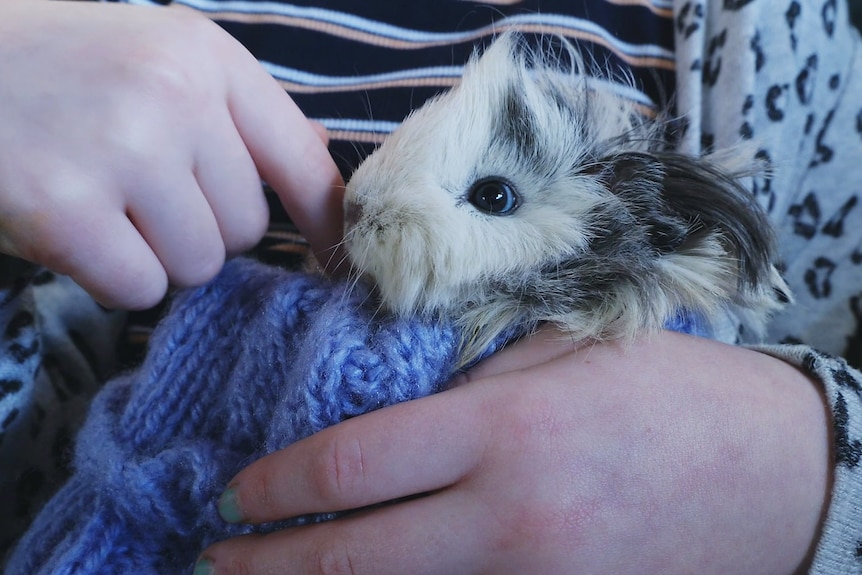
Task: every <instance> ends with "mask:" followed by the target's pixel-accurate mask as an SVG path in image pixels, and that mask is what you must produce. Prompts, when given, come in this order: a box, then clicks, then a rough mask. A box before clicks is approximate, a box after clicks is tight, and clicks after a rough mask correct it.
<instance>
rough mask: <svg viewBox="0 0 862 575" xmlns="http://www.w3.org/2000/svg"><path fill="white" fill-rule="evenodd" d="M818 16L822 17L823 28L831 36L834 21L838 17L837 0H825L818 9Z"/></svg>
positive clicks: (833, 30) (833, 29)
mask: <svg viewBox="0 0 862 575" xmlns="http://www.w3.org/2000/svg"><path fill="white" fill-rule="evenodd" d="M820 16H821V17H822V18H823V30H824V31H825V32H826V35H827V36H829V37H830V38H831V37H832V34H834V33H835V21H836V20H837V18H838V2H837V0H826V2H825V3H824V4H823V9H822V10H821V11H820Z"/></svg>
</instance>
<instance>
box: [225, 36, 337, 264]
mask: <svg viewBox="0 0 862 575" xmlns="http://www.w3.org/2000/svg"><path fill="white" fill-rule="evenodd" d="M226 41H229V42H234V43H235V44H236V47H235V48H236V49H232V50H229V52H230V53H231V55H232V60H233V61H232V62H230V63H233V64H235V65H229V66H226V69H227V70H228V78H227V82H228V88H227V90H228V94H227V97H228V106H229V108H230V111H231V115H232V117H233V118H234V122H235V123H236V127H237V130H238V131H239V134H240V136H241V137H242V139H243V141H244V143H245V145H246V147H247V148H248V150H249V153H250V154H251V156H252V158H253V159H254V161H255V164H256V165H257V169H258V172H259V173H260V175H261V177H263V179H264V180H266V182H267V183H268V184H269V185H270V186H272V188H273V189H274V190H275V191H276V193H277V194H278V196H279V199H280V200H281V202H282V204H283V205H284V207H285V209H286V210H287V212H288V214H290V217H291V218H292V219H293V221H294V223H295V224H296V226H297V227H298V228H299V231H300V232H301V233H302V234H303V235H304V236H305V238H306V239H308V241H309V243H310V244H311V246H312V248H313V249H314V251H315V253H316V255H317V257H318V260H319V261H320V262H321V263H322V264H324V265H326V264H329V263H330V262H332V263H338V262H339V261H340V260H339V259H338V258H336V257H333V256H332V253H333V248H334V247H335V246H337V245H338V244H339V242H340V241H341V235H342V196H343V191H344V181H343V180H342V178H341V174H340V172H339V170H338V168H337V166H336V165H335V162H334V160H333V159H332V157H331V156H330V154H329V151H328V150H327V148H326V145H325V144H324V142H323V140H322V139H321V138H320V136H319V134H318V133H317V131H316V129H315V127H314V126H313V125H312V123H311V122H310V121H309V120H308V118H306V117H305V115H304V114H303V113H302V111H301V110H300V109H299V108H298V107H297V105H296V104H295V103H294V102H293V100H292V99H291V98H290V96H289V95H288V94H287V93H286V92H285V91H284V90H283V89H282V88H281V86H280V85H279V84H278V83H277V82H276V81H275V79H274V78H273V77H272V76H270V75H269V73H267V71H266V70H265V69H264V68H263V66H261V65H260V64H259V63H258V62H257V61H256V60H255V59H254V57H253V56H252V55H251V54H250V53H249V52H248V51H246V50H245V49H244V48H243V47H242V46H241V45H239V43H238V42H235V41H234V40H233V39H232V38H230V37H227V38H226Z"/></svg>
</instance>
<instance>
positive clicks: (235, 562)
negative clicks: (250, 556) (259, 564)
mask: <svg viewBox="0 0 862 575" xmlns="http://www.w3.org/2000/svg"><path fill="white" fill-rule="evenodd" d="M225 567H226V568H225V574H226V575H251V574H252V573H253V571H252V568H251V566H250V565H249V564H248V563H247V562H246V561H244V560H243V558H242V557H233V558H231V560H230V561H228V562H227V565H226V566H225Z"/></svg>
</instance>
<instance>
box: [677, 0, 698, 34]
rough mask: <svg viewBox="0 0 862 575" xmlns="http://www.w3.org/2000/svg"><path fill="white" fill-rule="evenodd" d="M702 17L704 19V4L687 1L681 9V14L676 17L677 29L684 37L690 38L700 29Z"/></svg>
mask: <svg viewBox="0 0 862 575" xmlns="http://www.w3.org/2000/svg"><path fill="white" fill-rule="evenodd" d="M689 18H690V19H689ZM701 19H703V5H702V4H700V3H697V4H695V3H692V2H686V3H685V4H684V5H683V7H682V8H681V9H680V11H679V16H677V18H676V30H677V32H678V33H680V34H682V35H683V37H684V38H686V39H688V38H689V37H691V35H692V34H694V33H695V32H697V30H699V29H700V22H699V21H698V20H701Z"/></svg>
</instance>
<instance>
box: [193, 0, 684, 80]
mask: <svg viewBox="0 0 862 575" xmlns="http://www.w3.org/2000/svg"><path fill="white" fill-rule="evenodd" d="M622 1H627V0H622ZM207 16H209V17H210V18H213V19H215V20H224V21H230V22H240V23H245V24H280V25H283V26H290V27H294V28H303V29H307V30H314V31H317V32H323V33H326V34H329V35H331V36H337V37H339V38H346V39H349V40H353V41H356V42H361V43H365V44H370V45H373V46H383V47H387V48H397V49H404V50H416V49H421V48H428V47H431V46H443V45H447V44H450V43H451V42H450V41H449V40H438V41H429V42H408V41H406V40H397V39H394V38H388V37H384V36H379V35H376V34H371V33H369V32H363V31H361V30H356V29H353V28H348V27H346V26H340V25H337V24H333V23H331V22H320V21H317V20H309V19H306V18H295V17H292V16H284V15H280V14H247V13H241V12H228V11H222V12H208V13H207ZM504 30H517V31H520V32H530V33H537V34H547V35H558V36H563V37H566V38H571V39H575V40H586V41H589V42H591V43H593V44H598V45H601V46H604V47H605V48H607V49H608V50H610V51H611V52H612V53H614V54H615V55H616V56H617V57H619V58H620V59H621V60H623V61H624V62H626V63H628V64H630V65H632V66H637V67H649V68H664V69H666V70H673V69H674V67H675V66H674V62H673V61H672V60H666V59H662V58H656V57H653V56H630V55H628V54H623V53H620V52H617V51H616V50H614V49H613V46H612V45H611V43H610V42H608V41H607V40H605V39H604V38H602V37H601V36H598V35H596V34H591V33H589V32H584V31H581V30H573V29H571V28H566V27H563V26H547V25H542V24H518V25H511V26H505V27H494V26H487V27H485V28H480V29H479V30H476V31H475V32H473V33H472V34H468V35H465V36H464V37H463V39H462V40H461V41H462V42H468V41H472V40H476V39H478V38H482V37H485V36H492V35H494V34H499V33H500V32H502V31H504Z"/></svg>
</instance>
